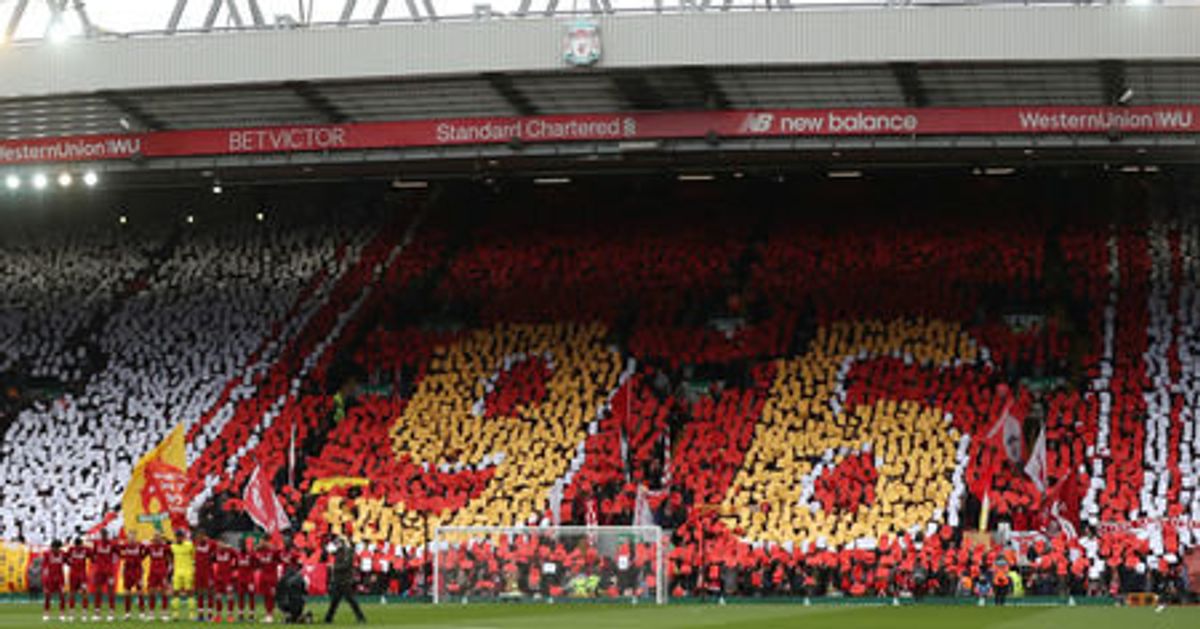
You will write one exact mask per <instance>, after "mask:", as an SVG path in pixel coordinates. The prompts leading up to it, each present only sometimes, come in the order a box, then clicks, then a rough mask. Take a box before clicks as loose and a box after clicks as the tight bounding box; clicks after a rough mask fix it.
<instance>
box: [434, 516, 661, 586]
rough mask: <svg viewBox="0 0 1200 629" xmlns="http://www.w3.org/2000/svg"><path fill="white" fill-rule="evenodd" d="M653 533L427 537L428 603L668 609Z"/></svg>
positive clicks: (585, 530)
mask: <svg viewBox="0 0 1200 629" xmlns="http://www.w3.org/2000/svg"><path fill="white" fill-rule="evenodd" d="M665 541H666V538H664V536H663V531H662V528H661V527H658V526H544V527H539V526H508V527H505V526H468V527H452V526H443V527H438V528H437V529H435V530H434V532H433V539H432V541H431V550H430V552H431V553H432V555H433V587H432V588H431V589H432V591H433V592H432V593H433V602H434V603H435V604H438V603H443V602H446V601H455V602H462V603H467V602H469V601H506V600H513V601H541V602H547V603H553V602H555V601H559V600H588V599H592V600H597V599H598V600H613V601H616V600H628V601H630V602H632V603H635V604H636V603H638V602H642V601H645V602H654V603H657V604H659V605H661V604H664V603H666V602H667V571H666V562H665V552H664V543H665Z"/></svg>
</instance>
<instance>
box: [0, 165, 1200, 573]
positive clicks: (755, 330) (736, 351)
mask: <svg viewBox="0 0 1200 629" xmlns="http://www.w3.org/2000/svg"><path fill="white" fill-rule="evenodd" d="M975 179H976V180H975V181H969V182H967V183H947V189H946V190H943V191H941V192H940V193H939V196H938V198H937V199H932V198H930V196H928V195H927V196H926V197H924V198H923V199H921V200H919V201H918V200H912V199H903V200H897V201H896V202H895V204H894V206H889V205H888V204H887V201H886V199H888V198H889V196H888V194H886V192H887V189H886V186H885V185H883V184H880V185H881V187H882V188H883V189H884V192H885V193H884V194H877V195H872V194H863V195H861V196H854V195H851V194H847V193H845V191H844V189H843V188H840V187H837V186H831V185H816V184H814V185H813V186H812V187H811V189H807V188H803V187H786V188H781V189H786V190H787V191H788V193H789V195H792V196H775V197H773V198H774V202H772V203H760V202H758V201H755V200H753V199H742V198H741V197H739V196H738V194H737V192H736V188H735V189H734V190H735V191H734V192H732V193H726V194H720V193H717V194H714V195H712V196H711V197H708V198H705V197H703V195H700V196H699V197H697V198H691V197H687V196H675V195H671V194H662V195H647V196H646V197H644V198H642V199H641V200H639V201H637V202H634V203H630V204H628V205H626V206H623V207H613V206H611V205H607V204H606V203H605V202H604V199H605V198H606V195H605V194H604V193H597V194H596V195H594V196H589V193H586V192H582V191H581V192H579V193H577V194H576V195H575V196H573V197H572V198H570V199H562V198H559V197H555V202H553V203H552V202H548V201H547V200H546V198H543V197H539V196H538V195H521V194H513V195H504V194H495V195H492V196H488V197H486V201H485V202H482V203H483V205H484V206H486V211H485V210H484V209H483V208H480V207H444V206H443V207H438V208H436V212H435V211H434V210H433V209H431V208H420V209H415V208H405V209H404V211H400V212H395V213H389V214H381V213H380V212H378V211H375V210H372V211H365V210H358V211H355V210H353V209H347V210H346V211H343V212H340V213H338V214H336V215H335V216H336V218H330V215H328V214H318V213H308V212H303V211H295V212H286V211H279V212H276V213H273V214H272V215H271V216H270V217H269V220H266V221H251V220H248V219H247V220H242V217H238V218H236V219H235V218H233V217H222V218H221V219H220V220H218V219H217V218H216V217H209V216H207V215H203V214H201V215H200V219H201V220H199V221H197V222H195V223H192V222H191V221H189V222H187V223H182V222H178V221H177V223H179V224H175V223H169V222H166V221H159V222H157V223H156V222H155V221H152V220H147V221H146V222H147V223H148V224H151V225H153V227H145V228H140V227H139V228H138V229H136V230H135V229H133V227H132V226H127V225H119V226H114V225H99V224H97V225H92V224H87V223H85V222H81V223H78V224H75V225H61V226H56V227H55V228H53V229H51V228H46V227H44V226H43V227H42V228H40V229H34V228H27V229H22V230H19V231H18V230H4V231H3V232H0V233H3V236H2V238H3V240H4V245H3V246H2V247H0V267H2V268H4V269H6V272H5V274H4V277H3V279H0V291H2V293H0V294H3V296H4V301H3V302H0V374H4V376H5V378H6V382H11V383H12V385H11V387H10V389H9V390H8V391H6V402H5V406H4V407H2V408H0V410H2V411H3V413H4V415H3V425H4V434H3V439H2V442H0V479H2V480H0V501H2V502H3V504H4V505H5V508H4V510H3V511H0V537H4V538H13V539H15V538H17V537H21V538H23V539H25V540H27V541H29V542H31V543H34V544H46V543H49V542H50V541H51V540H53V539H61V538H73V537H75V536H76V535H79V534H81V533H83V532H85V531H87V530H89V529H91V528H92V527H93V526H95V525H96V524H97V523H99V522H102V521H104V518H105V516H106V514H107V513H109V512H111V511H113V510H115V509H117V508H118V503H119V502H120V499H121V492H122V490H123V487H124V483H125V481H126V480H127V479H128V477H129V474H130V471H131V469H132V466H133V465H134V463H135V462H136V460H137V458H138V457H140V456H141V455H142V454H143V453H145V452H146V451H148V450H149V449H150V448H152V447H153V446H154V445H155V444H156V443H158V442H159V440H161V439H162V438H163V436H164V435H165V434H167V432H169V431H170V430H171V429H172V428H173V427H175V426H177V425H182V426H183V427H184V428H185V430H186V435H187V450H188V455H189V457H188V458H189V469H188V477H187V483H188V486H187V496H188V498H189V500H190V507H191V515H192V517H193V518H194V519H196V520H197V521H198V523H199V526H201V527H202V528H207V529H209V530H211V531H213V532H216V533H220V532H223V531H229V530H240V529H247V528H249V526H250V525H249V523H248V522H247V521H246V520H245V519H244V518H243V517H241V509H240V508H239V507H240V497H241V492H242V488H243V486H244V485H245V484H246V482H247V480H248V478H249V477H250V475H251V474H252V473H253V472H254V471H255V470H259V471H260V472H261V473H265V474H266V475H267V477H268V478H269V479H270V480H271V482H272V484H273V485H274V486H275V488H276V490H277V491H278V493H279V495H280V496H281V498H282V500H283V502H284V504H285V508H286V510H287V513H288V514H289V516H290V517H291V519H292V520H293V524H294V526H293V531H292V533H291V536H292V539H291V541H292V542H293V543H294V544H295V545H296V546H297V547H298V548H300V549H302V550H304V551H305V552H309V553H314V556H315V554H319V552H320V547H321V545H322V543H323V540H324V539H325V536H326V534H328V533H329V532H331V531H336V532H348V533H349V534H350V535H351V536H352V538H353V539H354V541H355V542H357V543H358V552H359V553H360V554H361V555H362V556H363V557H364V558H369V559H377V560H376V561H373V562H371V565H374V566H376V567H377V568H376V569H378V570H386V571H387V574H385V575H382V576H381V577H380V579H379V581H380V583H382V584H383V585H380V587H381V588H391V589H393V590H394V591H403V592H406V593H408V594H414V595H415V594H418V593H422V592H426V591H428V590H427V588H428V582H427V579H428V578H429V571H428V570H427V568H428V566H429V561H430V560H429V557H430V553H429V552H428V551H427V545H428V544H429V542H430V541H431V539H432V532H433V531H434V530H435V529H436V528H437V527H439V526H522V525H530V526H539V525H549V524H560V523H561V524H578V525H630V524H638V523H640V524H646V523H651V524H654V523H656V524H658V525H661V526H662V527H663V528H664V529H666V530H668V531H669V533H670V547H669V549H668V552H667V559H668V572H667V573H666V578H667V579H668V580H669V586H670V591H671V592H672V595H673V596H692V595H710V594H717V595H739V594H741V595H751V594H790V595H805V596H808V595H818V594H823V593H828V592H830V591H833V590H837V591H840V592H842V593H845V594H849V595H868V594H886V595H891V594H893V593H895V592H896V591H898V590H900V589H905V590H909V591H913V592H915V593H918V594H924V593H942V594H954V593H961V592H972V591H973V587H972V584H973V583H974V582H977V581H978V580H979V579H980V578H981V577H982V576H983V575H986V574H991V573H992V572H993V571H994V570H995V569H996V568H997V567H998V566H1005V565H1009V566H1020V567H1021V569H1022V570H1024V571H1025V572H1026V574H1027V577H1026V579H1027V581H1026V583H1027V589H1028V591H1036V592H1041V593H1047V594H1063V595H1065V594H1067V593H1073V594H1077V595H1082V594H1087V593H1100V592H1107V591H1109V588H1110V586H1111V585H1112V584H1113V583H1116V584H1117V587H1118V588H1124V589H1127V590H1137V589H1141V588H1146V587H1149V583H1150V582H1149V581H1148V579H1149V578H1151V577H1154V578H1157V579H1161V578H1163V577H1165V576H1169V575H1173V574H1175V573H1177V572H1178V571H1179V570H1180V566H1181V565H1182V563H1183V558H1184V555H1185V553H1186V551H1187V550H1188V549H1189V548H1191V547H1193V546H1194V545H1197V544H1200V539H1197V537H1196V533H1195V528H1194V527H1193V524H1194V523H1195V522H1196V520H1195V518H1197V517H1200V489H1198V487H1197V482H1198V481H1200V431H1198V430H1197V427H1198V426H1200V424H1198V422H1197V418H1196V415H1195V412H1196V408H1197V404H1198V403H1200V402H1198V400H1197V399H1196V396H1197V392H1198V391H1200V380H1198V374H1200V366H1198V365H1200V359H1198V358H1197V353H1200V347H1197V343H1200V341H1198V340H1197V338H1198V336H1197V335H1198V334H1200V330H1198V328H1197V326H1198V323H1200V322H1198V321H1197V320H1196V318H1197V316H1198V315H1197V313H1198V312H1200V310H1198V309H1200V293H1197V292H1196V289H1195V286H1196V283H1197V280H1198V279H1200V278H1198V277H1197V275H1198V274H1200V267H1198V265H1200V262H1197V260H1198V259H1200V257H1198V255H1200V253H1198V251H1200V223H1197V222H1196V221H1195V220H1194V219H1192V218H1188V217H1187V215H1186V214H1185V213H1180V212H1177V211H1175V210H1176V209H1177V208H1174V207H1171V206H1170V205H1166V204H1163V203H1160V202H1158V201H1152V200H1150V199H1149V198H1148V197H1146V196H1144V195H1140V194H1137V193H1127V194H1121V195H1116V196H1117V198H1116V199H1115V200H1109V201H1108V204H1109V205H1107V206H1105V207H1112V208H1115V209H1116V210H1117V211H1108V210H1105V209H1094V208H1090V207H1080V208H1049V209H1047V208H1044V207H1042V206H1038V205H1034V204H1032V203H1031V202H1030V198H1034V199H1037V198H1040V196H1039V195H1041V189H1040V186H1041V184H1020V183H1016V184H1011V187H1013V188H1020V187H1021V186H1026V187H1028V188H1031V189H1033V190H1034V193H1032V194H1030V195H1029V196H1022V195H1011V194H1007V190H1008V189H1007V188H1000V187H996V188H993V187H989V186H998V184H992V183H990V182H981V181H979V178H975ZM755 185H760V184H755ZM761 185H774V184H765V183H764V184H761ZM869 188H870V186H869V185H867V186H864V189H869ZM1114 194H1115V193H1114ZM1078 198H1079V202H1080V203H1085V204H1086V203H1096V204H1097V206H1100V205H1101V203H1100V201H1099V195H1098V194H1097V193H1095V192H1093V193H1092V194H1090V195H1089V194H1081V195H1079V197H1078ZM783 199H788V201H787V202H786V203H782V202H781V200H783ZM923 201H927V202H928V207H922V206H921V202H923ZM568 202H569V203H570V205H567V203H568ZM564 207H570V209H571V211H570V212H564V211H563V210H564ZM832 208H836V211H827V210H830V209H832ZM1093 209H1094V211H1092V210H1093ZM137 223H138V221H137V220H135V221H133V224H134V225H136V224H137ZM8 409H12V410H11V411H9V410H8ZM30 470H38V471H39V473H38V474H29V473H27V472H28V471H30ZM981 527H982V528H985V529H989V530H996V531H999V535H1001V536H1003V537H1004V538H1005V539H1006V543H1005V544H1002V545H991V544H987V543H984V542H982V541H981V539H980V537H979V536H978V535H975V534H973V531H975V530H976V529H978V528H981ZM650 552H651V551H650V550H648V549H647V548H644V547H642V546H640V545H639V546H637V547H636V548H630V549H628V551H627V552H626V553H625V554H627V555H630V554H631V555H633V556H634V561H633V565H634V566H636V567H637V568H638V569H639V570H642V572H643V573H644V574H643V578H642V579H641V580H639V581H638V582H637V583H634V584H632V585H631V584H628V583H627V584H625V585H627V586H628V587H625V588H624V590H622V588H621V587H618V585H619V584H618V583H617V582H616V581H613V582H612V583H607V584H605V585H603V586H601V587H600V589H599V590H598V591H599V592H600V593H601V595H607V596H618V595H620V594H622V593H623V591H627V590H630V589H633V590H645V589H647V588H653V587H654V582H653V580H654V578H655V577H654V575H653V574H652V573H646V571H645V567H646V566H647V565H648V562H650V561H651V559H650V555H649V553H650ZM547 557H550V558H556V559H555V560H556V561H560V562H564V563H573V564H577V565H579V566H588V567H587V568H580V569H584V570H588V569H590V570H594V571H597V572H600V573H603V572H605V571H606V570H607V571H609V572H612V571H614V570H616V569H615V568H613V566H610V565H605V562H606V561H608V560H607V559H605V558H604V557H602V556H600V555H597V554H595V553H592V554H589V553H587V552H586V550H581V548H566V547H563V546H562V545H561V544H560V545H558V546H557V547H556V546H555V545H554V544H547V543H544V542H540V541H538V539H537V538H533V537H530V538H524V539H522V540H519V541H517V542H514V543H513V544H512V545H489V544H486V543H484V544H480V545H478V546H476V547H474V548H473V549H471V550H469V551H461V552H460V551H454V552H451V553H449V554H448V555H446V556H445V557H444V561H445V563H444V564H443V569H444V570H446V571H448V572H445V573H443V578H449V579H450V581H451V586H450V587H451V589H450V591H451V592H452V593H456V594H457V593H464V594H465V593H471V594H476V595H480V596H489V595H493V594H495V592H496V590H497V585H496V584H497V583H499V582H500V581H501V580H503V578H504V577H503V575H502V573H504V572H511V571H514V570H519V571H520V573H521V574H522V575H523V576H522V578H523V579H526V580H527V581H529V582H530V584H529V586H528V587H529V588H530V589H531V590H534V591H544V592H546V593H547V594H548V595H554V592H553V591H552V590H551V588H554V587H559V588H560V591H561V587H560V585H555V584H554V583H552V582H550V580H545V582H544V580H543V575H542V574H541V570H542V568H541V566H542V564H541V563H540V562H539V560H540V559H545V558H547ZM384 566H389V567H386V568H385V567H384ZM621 570H624V568H621ZM531 572H532V574H531ZM446 575H449V577H447V576H446Z"/></svg>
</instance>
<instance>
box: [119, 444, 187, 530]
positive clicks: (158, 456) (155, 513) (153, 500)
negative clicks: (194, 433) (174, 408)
mask: <svg viewBox="0 0 1200 629" xmlns="http://www.w3.org/2000/svg"><path fill="white" fill-rule="evenodd" d="M186 482H187V452H186V450H185V449H184V441H183V424H180V425H178V426H176V427H175V429H174V430H172V431H171V433H170V434H168V435H167V436H166V438H165V439H163V440H162V442H161V443H159V444H158V445H157V446H155V447H154V449H153V450H151V451H149V452H147V453H146V454H144V455H142V458H141V459H139V460H138V462H137V465H135V466H134V467H133V475H132V476H130V478H129V485H127V486H126V487H125V496H124V497H123V498H121V515H122V518H123V519H124V521H125V535H126V536H127V537H128V538H129V539H132V540H139V541H140V540H147V539H150V538H152V537H154V535H155V534H156V533H162V534H163V536H164V537H166V539H168V540H174V539H175V529H177V528H181V527H185V526H187V515H186V512H187V500H186V498H185V496H184V486H185V484H186Z"/></svg>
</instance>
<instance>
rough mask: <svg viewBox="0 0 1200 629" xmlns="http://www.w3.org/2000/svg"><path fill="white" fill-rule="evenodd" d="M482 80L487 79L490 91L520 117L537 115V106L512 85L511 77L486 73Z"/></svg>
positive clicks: (496, 73)
mask: <svg viewBox="0 0 1200 629" xmlns="http://www.w3.org/2000/svg"><path fill="white" fill-rule="evenodd" d="M483 78H484V79H487V82H488V84H489V85H491V86H492V89H493V90H495V91H496V93H497V94H499V95H500V96H502V97H503V98H504V100H505V101H507V102H508V104H509V105H511V106H512V108H513V110H514V111H516V112H517V113H519V114H521V115H522V116H536V115H537V114H538V113H539V111H538V108H537V106H536V105H534V104H533V102H532V101H530V100H529V97H528V96H526V95H525V94H524V93H523V92H522V91H521V90H520V89H519V88H517V86H516V85H514V84H513V80H512V77H510V76H508V75H507V74H500V73H498V72H488V73H485V74H484V75H483Z"/></svg>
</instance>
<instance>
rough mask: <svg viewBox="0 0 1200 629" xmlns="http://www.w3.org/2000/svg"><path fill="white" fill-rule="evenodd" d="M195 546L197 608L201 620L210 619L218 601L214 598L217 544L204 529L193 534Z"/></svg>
mask: <svg viewBox="0 0 1200 629" xmlns="http://www.w3.org/2000/svg"><path fill="white" fill-rule="evenodd" d="M193 538H194V540H196V541H194V546H196V609H197V613H198V616H197V617H198V618H199V621H200V622H204V621H208V619H209V617H210V616H211V613H212V610H215V609H216V601H215V600H212V599H214V597H212V552H214V551H215V550H216V544H215V543H214V541H212V540H211V539H209V537H208V535H205V534H204V532H203V531H197V532H196V534H194V535H193Z"/></svg>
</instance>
